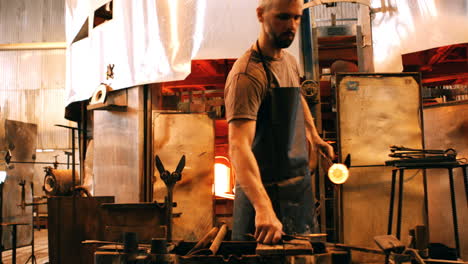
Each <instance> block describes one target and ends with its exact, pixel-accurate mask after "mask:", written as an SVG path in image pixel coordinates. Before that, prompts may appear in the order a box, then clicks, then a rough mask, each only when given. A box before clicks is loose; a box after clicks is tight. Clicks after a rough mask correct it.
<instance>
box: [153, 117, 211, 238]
mask: <svg viewBox="0 0 468 264" xmlns="http://www.w3.org/2000/svg"><path fill="white" fill-rule="evenodd" d="M214 140H215V137H214V121H213V120H212V119H211V118H209V117H208V115H207V114H182V113H166V114H164V113H157V112H153V157H155V156H156V155H158V156H159V157H160V158H161V160H162V162H163V163H164V166H165V168H166V169H167V170H169V171H174V170H175V168H176V166H177V164H178V162H179V160H180V158H181V156H182V155H185V156H186V166H185V169H184V171H183V173H182V180H181V181H179V182H177V184H176V185H175V188H174V202H176V203H177V207H176V208H174V212H175V213H177V212H181V213H182V215H181V216H180V217H178V218H174V227H173V238H174V239H183V240H186V241H195V240H199V239H200V238H201V237H202V236H203V235H205V234H206V233H207V232H208V231H209V230H210V228H211V227H212V225H213V194H212V185H213V178H214ZM155 171H156V172H155V183H154V194H153V197H154V198H155V199H156V200H157V201H159V202H162V201H164V197H165V196H166V187H165V185H164V182H163V181H162V180H161V179H160V177H159V173H158V172H157V170H155Z"/></svg>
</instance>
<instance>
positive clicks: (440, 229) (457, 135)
mask: <svg viewBox="0 0 468 264" xmlns="http://www.w3.org/2000/svg"><path fill="white" fill-rule="evenodd" d="M424 135H425V140H426V147H427V148H428V149H447V148H454V149H456V150H457V152H458V157H459V158H468V104H466V103H465V104H460V105H451V106H441V107H433V108H427V109H424ZM454 181H455V194H456V204H457V209H458V210H457V214H458V230H459V237H460V252H461V257H462V258H463V259H465V260H467V259H468V225H466V223H467V222H468V207H467V204H466V196H465V190H464V183H463V174H462V172H461V170H460V169H456V170H454ZM427 188H428V199H429V228H430V230H429V232H430V239H431V242H434V243H443V244H445V245H448V246H450V247H453V248H455V242H454V237H453V222H452V213H451V210H450V209H451V205H450V187H449V179H448V173H447V171H446V170H428V171H427Z"/></svg>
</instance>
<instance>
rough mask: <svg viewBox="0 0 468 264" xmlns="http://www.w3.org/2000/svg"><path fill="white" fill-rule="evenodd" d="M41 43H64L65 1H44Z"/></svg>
mask: <svg viewBox="0 0 468 264" xmlns="http://www.w3.org/2000/svg"><path fill="white" fill-rule="evenodd" d="M43 2H44V11H43V15H42V17H43V26H42V39H41V41H42V42H61V41H65V1H64V0H44V1H43Z"/></svg>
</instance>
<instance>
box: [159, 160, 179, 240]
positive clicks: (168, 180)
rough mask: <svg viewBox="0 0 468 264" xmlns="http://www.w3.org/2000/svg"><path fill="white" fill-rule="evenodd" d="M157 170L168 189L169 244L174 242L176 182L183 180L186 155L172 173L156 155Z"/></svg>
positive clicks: (167, 235)
mask: <svg viewBox="0 0 468 264" xmlns="http://www.w3.org/2000/svg"><path fill="white" fill-rule="evenodd" d="M155 161H156V168H157V169H158V171H159V175H160V177H161V179H162V180H163V181H164V184H166V187H167V196H166V198H165V206H166V223H167V231H166V240H167V242H171V241H172V208H173V199H174V198H173V191H174V186H175V184H176V182H178V181H180V180H181V179H182V170H183V169H184V167H185V155H183V156H182V158H180V161H179V164H178V165H177V168H176V170H175V171H173V172H172V173H170V172H169V171H168V170H166V169H165V168H164V165H163V163H162V161H161V159H160V158H159V156H158V155H156V158H155Z"/></svg>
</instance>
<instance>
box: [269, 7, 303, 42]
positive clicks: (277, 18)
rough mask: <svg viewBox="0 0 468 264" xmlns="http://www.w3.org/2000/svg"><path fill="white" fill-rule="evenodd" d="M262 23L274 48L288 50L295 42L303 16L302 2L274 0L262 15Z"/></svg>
mask: <svg viewBox="0 0 468 264" xmlns="http://www.w3.org/2000/svg"><path fill="white" fill-rule="evenodd" d="M260 15H261V16H260V21H261V22H263V27H264V30H265V32H266V34H267V35H268V38H269V40H270V41H271V43H272V44H273V46H274V47H276V48H279V49H284V48H287V47H289V46H290V45H291V43H292V42H293V40H294V36H295V34H296V31H297V28H298V26H299V23H300V22H301V16H302V1H298V0H272V3H271V5H270V7H268V8H267V9H266V10H263V12H261V14H260Z"/></svg>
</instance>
